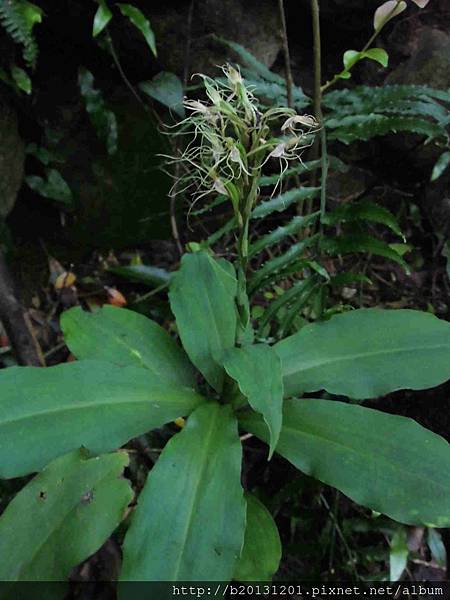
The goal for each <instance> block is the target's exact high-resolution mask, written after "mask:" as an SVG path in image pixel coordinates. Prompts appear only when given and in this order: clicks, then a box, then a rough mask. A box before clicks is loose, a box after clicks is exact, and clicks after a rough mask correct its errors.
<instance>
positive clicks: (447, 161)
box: [431, 151, 450, 181]
mask: <svg viewBox="0 0 450 600" xmlns="http://www.w3.org/2000/svg"><path fill="white" fill-rule="evenodd" d="M448 165H450V151H447V152H444V153H443V154H441V156H440V157H439V159H438V160H437V162H436V164H435V165H434V167H433V172H432V173H431V181H436V179H439V177H440V176H441V175H442V174H443V173H444V171H445V170H446V168H447V167H448Z"/></svg>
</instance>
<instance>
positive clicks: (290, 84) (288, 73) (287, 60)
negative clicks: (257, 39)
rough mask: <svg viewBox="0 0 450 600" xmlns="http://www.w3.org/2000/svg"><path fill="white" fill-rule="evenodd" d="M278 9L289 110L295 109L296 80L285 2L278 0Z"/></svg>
mask: <svg viewBox="0 0 450 600" xmlns="http://www.w3.org/2000/svg"><path fill="white" fill-rule="evenodd" d="M278 9H279V12H280V21H281V39H282V41H283V54H284V69H285V77H286V96H287V105H288V106H289V108H293V107H294V96H293V88H294V79H293V77H292V69H291V56H290V53H289V42H288V35H287V26H286V14H285V11H284V0H278Z"/></svg>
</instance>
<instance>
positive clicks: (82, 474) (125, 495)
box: [0, 450, 133, 581]
mask: <svg viewBox="0 0 450 600" xmlns="http://www.w3.org/2000/svg"><path fill="white" fill-rule="evenodd" d="M87 454H88V453H87V452H86V451H83V450H76V451H75V452H73V453H71V454H68V455H66V456H63V457H61V458H58V459H57V460H55V461H54V462H52V463H51V464H50V465H48V466H47V467H46V468H45V469H44V470H43V471H42V473H40V474H39V475H37V476H36V477H34V478H33V479H32V480H31V481H30V482H29V483H28V484H27V485H26V486H25V487H24V488H23V489H22V490H21V491H20V492H19V493H18V494H17V495H16V497H15V498H14V499H13V500H12V501H11V502H10V504H9V505H8V506H7V508H6V510H5V511H4V513H3V514H2V516H1V518H0V555H1V557H2V560H1V561H0V579H1V580H2V581H58V580H59V581H63V580H65V579H67V578H68V576H69V574H70V571H71V569H72V568H73V567H75V566H76V565H78V564H79V563H81V562H82V561H83V560H85V559H86V558H88V557H89V556H91V555H92V554H94V552H96V551H97V550H98V549H99V548H100V546H102V544H103V543H104V542H105V541H106V540H107V539H108V537H109V536H110V535H111V533H112V532H113V531H114V529H115V528H116V527H117V525H118V524H119V523H120V522H121V520H122V519H123V517H124V513H125V510H126V508H127V506H128V504H129V503H130V501H131V500H132V498H133V492H132V491H131V488H130V485H129V482H128V481H127V480H126V479H123V478H122V473H123V470H124V468H125V467H126V466H127V465H128V456H127V454H126V453H124V452H119V453H115V454H108V455H105V456H100V457H96V458H88V457H87Z"/></svg>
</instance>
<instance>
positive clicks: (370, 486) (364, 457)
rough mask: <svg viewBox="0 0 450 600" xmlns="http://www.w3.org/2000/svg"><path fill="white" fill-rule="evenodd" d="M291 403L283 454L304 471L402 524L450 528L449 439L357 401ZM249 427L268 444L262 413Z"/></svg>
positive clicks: (287, 407)
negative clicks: (352, 402) (356, 402)
mask: <svg viewBox="0 0 450 600" xmlns="http://www.w3.org/2000/svg"><path fill="white" fill-rule="evenodd" d="M356 369H357V366H355V370H356ZM284 404H285V408H284V414H283V429H282V431H281V436H280V441H279V443H278V447H277V452H279V453H280V454H281V455H282V456H284V457H285V458H287V460H289V461H290V462H291V463H292V464H294V465H295V466H296V467H297V468H298V469H300V470H301V471H303V472H304V473H306V474H307V475H310V476H311V477H314V478H315V479H318V480H319V481H322V482H323V483H326V484H328V485H331V486H333V487H335V488H337V489H338V490H340V491H341V492H343V493H344V494H345V495H346V496H348V497H349V498H351V499H352V500H353V501H354V502H356V503H358V504H361V505H363V506H367V507H369V508H371V509H372V510H375V511H377V512H380V513H383V514H385V515H387V516H389V517H391V518H392V519H394V520H396V521H399V522H401V523H406V524H412V525H431V524H433V523H434V524H435V526H437V527H447V526H448V525H449V524H450V482H449V478H448V472H449V470H450V446H449V444H448V443H447V442H446V441H445V440H444V439H443V438H442V437H440V436H438V435H436V434H435V433H432V432H431V431H428V430H427V429H425V428H424V427H421V426H420V425H418V424H417V423H416V422H415V421H413V420H412V419H407V418H405V417H399V416H396V415H389V414H386V413H383V412H381V411H378V410H373V409H370V408H365V407H362V406H358V405H354V404H345V403H343V402H334V401H330V400H319V399H316V398H314V399H305V400H288V401H286V402H285V403H284ZM241 423H242V425H243V427H244V428H246V429H247V430H248V431H251V432H252V433H254V434H256V435H257V436H258V437H261V439H263V440H265V441H267V437H268V436H267V431H266V427H265V425H264V422H263V421H262V419H260V417H258V416H257V415H256V414H255V413H253V414H252V415H251V414H247V415H246V416H243V417H242V419H241Z"/></svg>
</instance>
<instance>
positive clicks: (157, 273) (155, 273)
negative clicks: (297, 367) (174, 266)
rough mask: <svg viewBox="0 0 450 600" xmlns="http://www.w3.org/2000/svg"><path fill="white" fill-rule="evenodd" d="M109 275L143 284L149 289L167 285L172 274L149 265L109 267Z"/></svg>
mask: <svg viewBox="0 0 450 600" xmlns="http://www.w3.org/2000/svg"><path fill="white" fill-rule="evenodd" d="M109 271H110V272H111V273H114V274H115V275H119V276H120V277H124V278H125V279H129V280H130V281H137V282H138V283H144V284H145V285H148V286H150V287H160V286H163V285H166V284H167V285H168V284H169V282H170V279H171V277H172V274H171V273H170V272H169V271H166V269H161V268H160V267H152V266H151V265H126V266H123V267H111V268H110V269H109Z"/></svg>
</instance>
